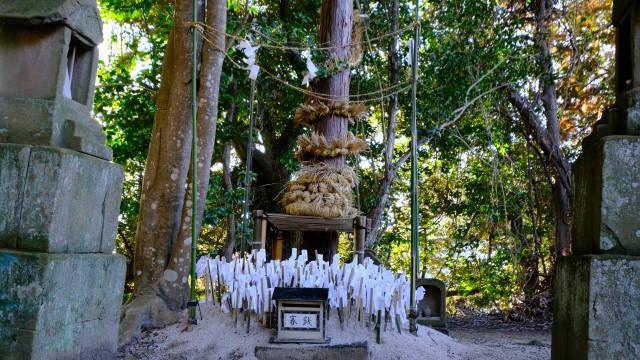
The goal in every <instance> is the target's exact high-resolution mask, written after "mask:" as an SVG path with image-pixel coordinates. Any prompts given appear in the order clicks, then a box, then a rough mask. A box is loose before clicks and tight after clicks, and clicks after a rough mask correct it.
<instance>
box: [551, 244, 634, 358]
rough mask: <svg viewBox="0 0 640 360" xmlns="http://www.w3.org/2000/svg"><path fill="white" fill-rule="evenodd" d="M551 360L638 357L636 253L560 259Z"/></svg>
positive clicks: (555, 290)
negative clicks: (631, 254)
mask: <svg viewBox="0 0 640 360" xmlns="http://www.w3.org/2000/svg"><path fill="white" fill-rule="evenodd" d="M551 355H552V359H557V360H574V359H576V360H577V359H640V257H635V256H616V255H584V256H570V257H566V258H562V259H560V261H559V262H558V268H557V273H556V279H555V284H554V323H553V341H552V346H551Z"/></svg>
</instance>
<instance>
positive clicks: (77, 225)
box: [0, 144, 123, 254]
mask: <svg viewBox="0 0 640 360" xmlns="http://www.w3.org/2000/svg"><path fill="white" fill-rule="evenodd" d="M122 176H123V171H122V168H121V167H120V166H119V165H117V164H114V163H112V162H108V161H105V160H102V159H99V158H96V157H93V156H89V155H84V154H81V153H78V152H75V151H71V150H66V149H60V148H52V147H42V146H33V147H32V146H26V145H15V144H0V180H1V181H0V194H7V196H6V197H5V196H2V197H0V247H4V248H15V249H20V250H27V251H41V252H51V253H61V252H68V253H98V252H101V253H108V254H110V253H112V252H113V249H114V247H115V235H116V230H117V219H118V214H119V210H120V209H119V207H120V197H121V193H122Z"/></svg>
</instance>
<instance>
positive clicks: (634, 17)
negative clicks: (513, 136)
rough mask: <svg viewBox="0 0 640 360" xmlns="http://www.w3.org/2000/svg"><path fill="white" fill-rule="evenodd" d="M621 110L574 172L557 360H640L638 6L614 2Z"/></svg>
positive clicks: (591, 141)
mask: <svg viewBox="0 0 640 360" xmlns="http://www.w3.org/2000/svg"><path fill="white" fill-rule="evenodd" d="M613 22H614V25H615V26H616V28H617V37H616V38H617V40H616V95H617V96H616V99H617V103H616V106H615V107H613V108H612V109H609V110H608V111H606V112H605V114H604V116H603V117H602V119H601V120H600V121H598V122H597V123H596V124H595V125H594V128H593V132H592V133H591V135H589V136H588V137H587V138H586V139H585V140H584V141H583V145H582V146H583V152H582V154H581V155H580V157H579V158H578V160H576V162H575V163H574V165H573V176H574V179H573V187H574V189H573V192H574V194H573V196H574V202H573V207H574V223H573V231H572V252H573V255H572V256H569V257H565V258H561V259H560V260H559V262H558V268H557V274H556V278H555V284H554V324H553V341H552V358H553V359H558V360H560V359H563V360H564V359H636V358H640V4H638V2H637V1H635V0H615V1H614V11H613Z"/></svg>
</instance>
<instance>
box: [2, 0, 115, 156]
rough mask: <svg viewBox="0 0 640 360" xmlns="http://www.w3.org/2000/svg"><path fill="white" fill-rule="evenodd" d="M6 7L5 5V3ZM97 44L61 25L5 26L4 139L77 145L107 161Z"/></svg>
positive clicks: (21, 142) (3, 58)
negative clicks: (95, 111) (97, 101)
mask: <svg viewBox="0 0 640 360" xmlns="http://www.w3.org/2000/svg"><path fill="white" fill-rule="evenodd" d="M0 6H1V5H0ZM70 47H74V48H75V49H76V52H75V60H74V66H73V70H72V73H73V75H72V78H73V79H72V82H71V98H67V97H65V96H64V92H63V88H64V84H65V77H66V74H67V72H68V69H67V66H68V64H67V62H68V59H69V56H68V53H69V51H70V50H69V49H70ZM97 65H98V51H97V49H96V48H93V47H89V46H85V45H82V44H80V43H78V42H77V41H75V40H74V37H73V36H72V33H71V30H69V29H67V28H65V27H62V26H58V27H56V26H53V27H51V26H48V27H35V28H33V27H24V26H13V25H0V69H11V71H1V72H0V132H2V136H1V137H0V141H2V142H9V143H18V144H29V145H50V146H59V147H66V148H69V149H73V150H76V151H80V152H84V153H87V154H90V155H94V156H98V157H101V158H103V159H106V160H111V159H112V151H111V149H110V148H108V147H107V146H105V137H104V134H103V133H102V128H101V126H100V124H99V123H98V122H96V121H95V120H93V119H92V118H91V107H92V103H93V93H94V90H95V74H96V70H97Z"/></svg>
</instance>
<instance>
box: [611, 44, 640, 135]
mask: <svg viewBox="0 0 640 360" xmlns="http://www.w3.org/2000/svg"><path fill="white" fill-rule="evenodd" d="M639 40H640V39H639ZM619 99H620V101H621V104H620V105H621V108H623V109H624V111H623V112H622V116H619V118H618V119H617V122H618V123H617V124H616V127H617V128H618V129H624V134H627V135H640V89H637V88H636V89H633V90H631V91H627V92H625V93H624V94H623V95H621V96H620V97H619Z"/></svg>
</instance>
